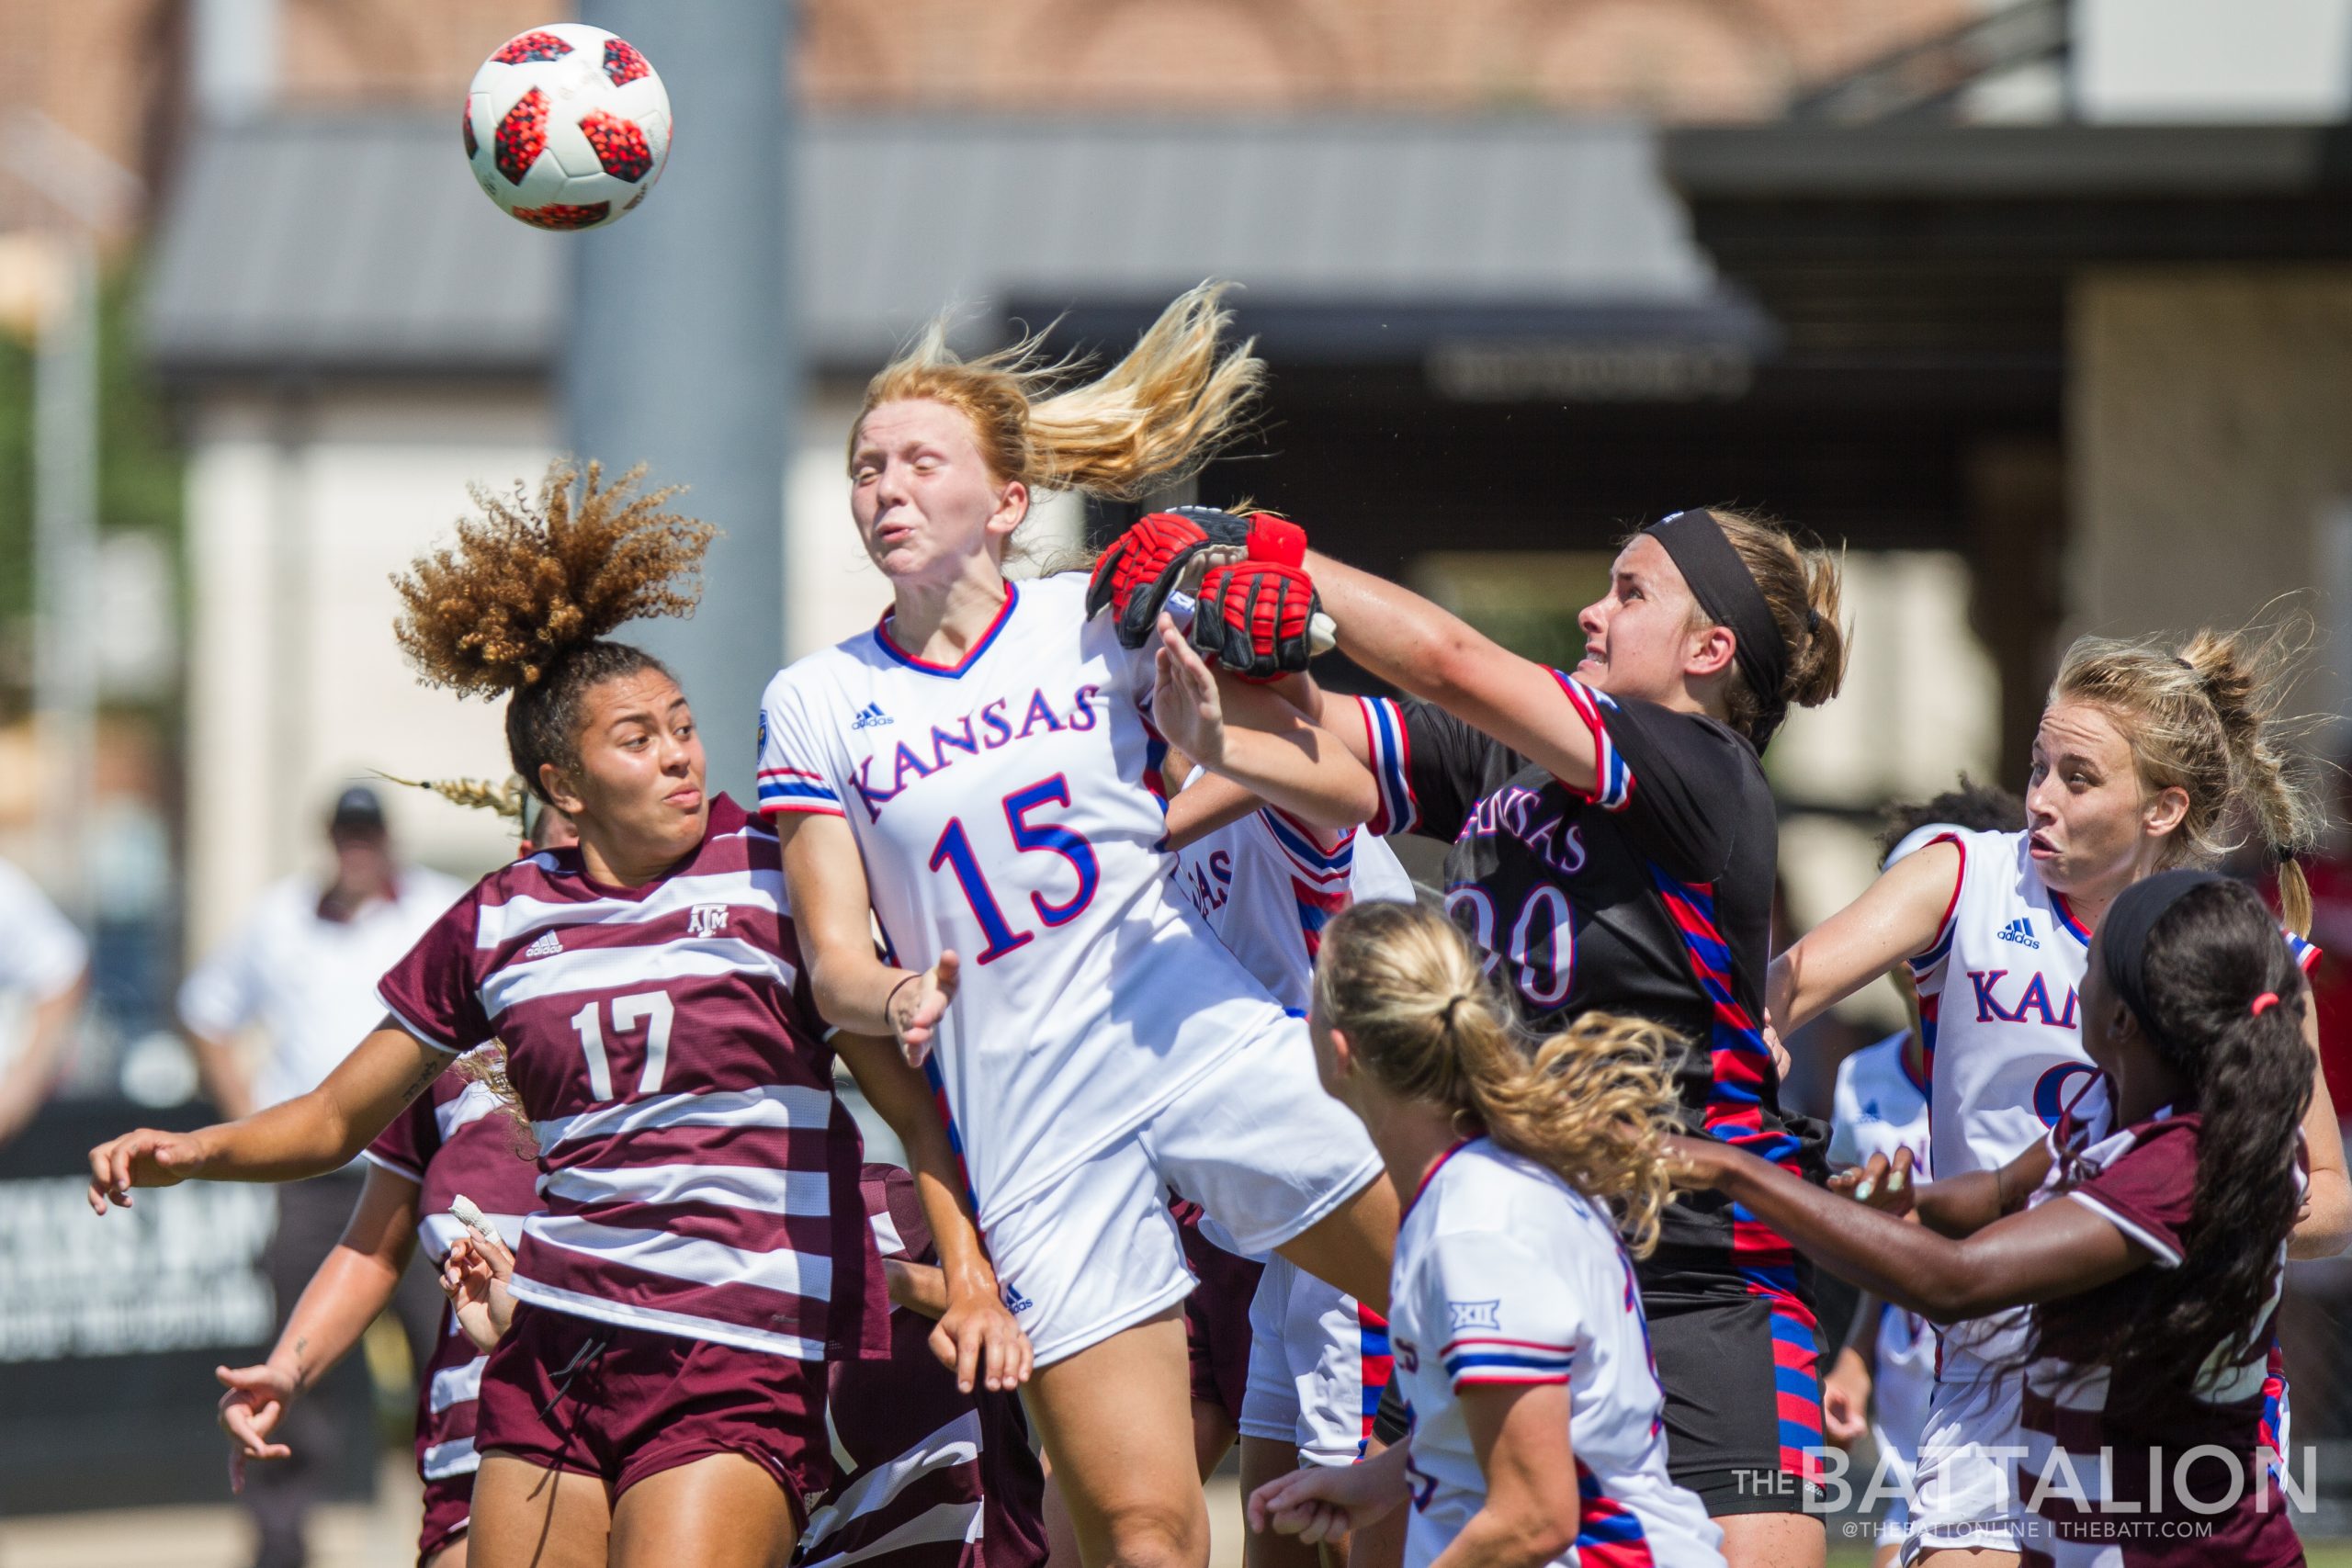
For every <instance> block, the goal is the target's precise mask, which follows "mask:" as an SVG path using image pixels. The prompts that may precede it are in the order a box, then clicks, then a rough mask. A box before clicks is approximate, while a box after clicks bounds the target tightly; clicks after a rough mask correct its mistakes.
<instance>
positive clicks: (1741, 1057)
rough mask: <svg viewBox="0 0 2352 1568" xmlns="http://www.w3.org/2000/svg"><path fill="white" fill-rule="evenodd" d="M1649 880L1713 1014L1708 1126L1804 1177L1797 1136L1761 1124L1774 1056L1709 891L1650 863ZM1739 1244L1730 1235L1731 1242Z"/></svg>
mask: <svg viewBox="0 0 2352 1568" xmlns="http://www.w3.org/2000/svg"><path fill="white" fill-rule="evenodd" d="M1650 880H1651V882H1652V884H1653V885H1654V886H1656V887H1657V891H1658V897H1659V901H1660V902H1662V903H1663V904H1664V905H1665V906H1666V911H1667V915H1668V918H1669V919H1672V920H1673V921H1674V929H1675V931H1676V932H1677V933H1678V934H1679V936H1680V937H1681V938H1682V950H1683V953H1684V954H1685V955H1686V956H1687V957H1688V958H1689V959H1690V961H1691V974H1692V976H1694V977H1695V978H1696V979H1697V980H1698V982H1699V988H1700V990H1701V991H1702V993H1703V994H1704V995H1705V997H1706V998H1707V1002H1708V1006H1709V1007H1710V1009H1711V1010H1712V1011H1713V1020H1712V1022H1711V1024H1710V1027H1709V1030H1708V1035H1709V1038H1708V1041H1707V1048H1708V1055H1709V1056H1710V1058H1711V1061H1712V1065H1713V1085H1712V1086H1711V1088H1710V1089H1709V1090H1708V1095H1707V1104H1706V1108H1705V1111H1704V1115H1705V1121H1706V1128H1707V1131H1708V1132H1710V1133H1712V1134H1714V1135H1715V1136H1716V1137H1718V1138H1721V1139H1723V1140H1724V1142H1725V1143H1728V1144H1733V1145H1737V1146H1739V1147H1741V1148H1744V1149H1746V1150H1747V1152H1748V1153H1750V1154H1753V1155H1757V1156H1761V1157H1762V1158H1765V1159H1768V1160H1770V1161H1771V1162H1772V1163H1773V1164H1775V1165H1777V1166H1780V1167H1781V1168H1782V1169H1783V1170H1786V1171H1788V1172H1789V1173H1790V1174H1791V1175H1792V1176H1794V1175H1802V1174H1803V1172H1801V1171H1799V1170H1798V1169H1797V1168H1796V1161H1795V1157H1794V1156H1795V1155H1796V1153H1797V1148H1798V1145H1797V1140H1796V1139H1795V1138H1793V1137H1792V1136H1791V1135H1790V1134H1788V1133H1786V1132H1785V1131H1782V1130H1781V1129H1779V1128H1771V1129H1767V1128H1766V1127H1765V1126H1764V1124H1763V1114H1764V1111H1763V1108H1764V1083H1765V1075H1766V1074H1767V1073H1768V1072H1769V1071H1770V1069H1771V1064H1772V1054H1771V1051H1770V1048H1768V1047H1767V1046H1766V1045H1765V1043H1764V1031H1763V1029H1762V1027H1761V1026H1760V1025H1759V1024H1758V1021H1757V1019H1756V1016H1755V1015H1754V1014H1753V1013H1751V1012H1750V1011H1749V1010H1748V1009H1747V1004H1746V1003H1745V1002H1743V1001H1741V1000H1740V999H1739V994H1738V992H1737V991H1736V989H1734V987H1733V985H1732V977H1731V944H1730V943H1728V942H1725V941H1724V936H1723V931H1722V929H1721V928H1720V927H1718V926H1717V925H1716V923H1715V896H1714V890H1713V887H1712V886H1708V885H1705V884H1702V883H1691V882H1680V881H1677V880H1676V879H1675V878H1673V877H1671V876H1669V875H1668V874H1666V872H1665V871H1664V870H1663V869H1662V868H1661V867H1659V866H1658V865H1657V863H1655V862H1653V863H1651V865H1650ZM1733 1213H1735V1215H1740V1214H1744V1213H1746V1211H1744V1210H1741V1209H1738V1208H1737V1207H1735V1208H1734V1210H1733ZM1737 1245H1738V1244H1737V1241H1736V1240H1735V1242H1734V1246H1735V1247H1737ZM1773 1250H1775V1251H1777V1252H1781V1253H1788V1252H1789V1250H1790V1249H1789V1247H1788V1244H1787V1243H1786V1242H1776V1244H1775V1246H1774V1247H1773Z"/></svg>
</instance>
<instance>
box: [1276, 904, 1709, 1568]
mask: <svg viewBox="0 0 2352 1568" xmlns="http://www.w3.org/2000/svg"><path fill="white" fill-rule="evenodd" d="M1313 1030H1314V1035H1315V1047H1316V1060H1317V1067H1318V1068H1319V1070H1320V1072H1321V1074H1322V1077H1323V1081H1324V1082H1325V1084H1326V1085H1328V1086H1329V1089H1330V1090H1331V1092H1332V1093H1333V1094H1334V1095H1336V1096H1338V1097H1339V1098H1340V1100H1344V1101H1345V1102H1346V1103H1347V1105H1348V1107H1349V1109H1351V1111H1354V1112H1355V1114H1356V1115H1357V1116H1359V1117H1361V1118H1362V1119H1363V1124H1364V1126H1365V1128H1366V1129H1367V1130H1368V1131H1369V1132H1370V1134H1371V1135H1372V1139H1373V1142H1374V1144H1375V1145H1377V1146H1378V1147H1379V1149H1380V1155H1381V1158H1382V1159H1383V1160H1384V1161H1385V1162H1386V1164H1387V1167H1388V1172H1389V1178H1390V1179H1391V1180H1392V1181H1393V1182H1394V1183H1395V1184H1396V1186H1397V1190H1399V1191H1409V1192H1411V1193H1412V1194H1413V1196H1412V1199H1411V1201H1409V1202H1408V1204H1407V1205H1406V1208H1405V1214H1404V1221H1403V1224H1402V1227H1401V1228H1400V1230H1399V1231H1398V1234H1397V1261H1396V1283H1395V1286H1394V1289H1393V1291H1392V1292H1391V1303H1392V1305H1391V1308H1390V1314H1389V1340H1390V1344H1391V1345H1392V1346H1393V1347H1394V1348H1395V1351H1396V1356H1397V1386H1398V1387H1400V1388H1402V1389H1403V1390H1404V1391H1405V1395H1406V1399H1407V1402H1408V1404H1409V1405H1410V1407H1411V1409H1412V1412H1413V1417H1414V1425H1413V1430H1412V1432H1411V1435H1410V1436H1409V1437H1408V1438H1406V1439H1405V1440H1404V1441H1402V1442H1400V1443H1399V1444H1397V1446H1396V1447H1395V1448H1393V1449H1391V1450H1388V1451H1387V1452H1386V1453H1384V1454H1382V1455H1381V1456H1380V1457H1379V1458H1378V1459H1376V1460H1373V1461H1368V1462H1366V1463H1364V1464H1360V1465H1356V1466H1353V1467H1351V1468H1349V1469H1332V1468H1318V1467H1310V1468H1307V1469H1304V1470H1301V1471H1298V1472H1295V1474H1292V1475H1290V1476H1288V1477H1285V1478H1284V1479H1283V1480H1280V1481H1275V1482H1272V1483H1269V1484H1267V1485H1265V1486H1263V1487H1261V1488H1260V1489H1259V1490H1258V1491H1256V1492H1255V1493H1253V1494H1252V1495H1251V1496H1250V1522H1251V1524H1252V1525H1253V1526H1256V1527H1259V1528H1261V1529H1262V1528H1266V1527H1268V1526H1272V1528H1274V1529H1281V1530H1283V1531H1287V1532H1293V1533H1296V1534H1298V1535H1300V1536H1302V1537H1303V1538H1304V1539H1306V1540H1310V1541H1311V1540H1320V1539H1323V1538H1325V1537H1327V1536H1329V1535H1330V1534H1331V1533H1333V1532H1334V1531H1336V1530H1338V1529H1342V1528H1356V1527H1362V1526H1365V1525H1369V1524H1371V1523H1372V1522H1374V1520H1376V1519H1378V1518H1380V1517H1383V1516H1385V1515H1386V1514H1388V1513H1390V1512H1392V1511H1393V1510H1394V1509H1395V1508H1396V1507H1397V1505H1398V1504H1400V1503H1404V1502H1408V1501H1409V1502H1410V1503H1411V1505H1412V1510H1413V1513H1412V1518H1411V1520H1410V1522H1409V1524H1408V1527H1407V1534H1406V1538H1405V1562H1406V1564H1407V1568H1430V1564H1431V1563H1433V1562H1440V1561H1443V1562H1474V1563H1476V1562H1512V1563H1520V1564H1532V1563H1574V1562H1586V1563H1599V1562H1610V1563H1637V1562H1638V1563H1651V1564H1656V1565H1657V1568H1721V1565H1722V1563H1723V1561H1724V1560H1723V1554H1722V1551H1721V1547H1722V1543H1723V1531H1722V1529H1719V1528H1718V1527H1717V1526H1716V1525H1715V1524H1714V1523H1713V1521H1712V1520H1710V1519H1709V1518H1708V1517H1707V1514H1706V1509H1705V1507H1704V1506H1702V1504H1701V1503H1700V1501H1699V1498H1698V1497H1697V1495H1695V1494H1693V1493H1691V1492H1690V1491H1689V1490H1687V1489H1685V1488H1683V1487H1681V1486H1678V1485H1676V1484H1675V1483H1674V1482H1673V1480H1672V1479H1671V1478H1670V1477H1669V1476H1668V1473H1667V1468H1666V1461H1667V1439H1666V1428H1665V1419H1664V1412H1665V1403H1666V1396H1665V1394H1664V1393H1663V1392H1662V1391H1661V1390H1660V1388H1659V1387H1658V1381H1657V1370H1656V1369H1655V1367H1654V1366H1653V1365H1652V1364H1651V1360H1650V1353H1649V1333H1648V1329H1647V1327H1646V1326H1645V1324H1644V1321H1643V1316H1642V1306H1641V1300H1640V1296H1639V1294H1638V1292H1637V1291H1636V1288H1635V1285H1634V1260H1633V1257H1632V1256H1631V1255H1630V1254H1629V1251H1628V1247H1631V1250H1632V1252H1634V1253H1642V1252H1647V1251H1648V1250H1649V1249H1650V1248H1651V1247H1655V1246H1656V1245H1657V1234H1658V1213H1659V1211H1660V1210H1661V1209H1663V1208H1664V1207H1665V1205H1666V1201H1667V1199H1668V1171H1667V1167H1666V1162H1665V1157H1664V1145H1665V1141H1666V1137H1667V1135H1668V1133H1670V1132H1671V1131H1672V1130H1673V1128H1674V1127H1675V1125H1676V1123H1675V1120H1674V1116H1675V1105H1676V1094H1675V1086H1674V1079H1673V1077H1672V1075H1671V1073H1670V1072H1669V1071H1668V1066H1667V1058H1668V1053H1669V1052H1670V1051H1671V1050H1672V1049H1674V1048H1676V1047H1677V1046H1679V1042H1678V1041H1677V1040H1675V1038H1674V1037H1673V1036H1672V1035H1670V1034H1669V1033H1668V1032H1667V1031H1665V1030H1664V1029H1661V1028H1660V1027H1659V1026H1657V1024H1654V1023H1650V1022H1647V1021H1642V1020H1638V1019H1626V1018H1612V1017H1610V1016H1609V1015H1607V1014H1604V1013H1594V1012H1589V1013H1586V1014H1584V1015H1582V1016H1581V1017H1579V1018H1578V1019H1577V1021H1576V1022H1575V1023H1573V1024H1572V1025H1570V1026H1569V1028H1568V1029H1567V1031H1566V1032H1564V1033H1561V1034H1557V1035H1555V1036H1553V1037H1552V1038H1551V1039H1549V1040H1546V1041H1544V1042H1543V1043H1541V1044H1540V1045H1539V1046H1538V1047H1537V1048H1536V1049H1535V1050H1534V1051H1533V1053H1532V1055H1531V1053H1530V1052H1529V1051H1528V1048H1527V1043H1526V1042H1525V1041H1524V1040H1523V1039H1522V1038H1521V1035H1520V1033H1519V1031H1518V1029H1517V1027H1516V1024H1515V1021H1514V1018H1513V1015H1512V1011H1511V1009H1510V1005H1509V1004H1508V1003H1507V1002H1505V1001H1504V1000H1503V999H1502V998H1501V996H1500V995H1499V994H1498V992H1497V990H1496V989H1495V987H1493V986H1492V985H1490V984H1489V983H1488V982H1487V978H1486V977H1485V976H1484V975H1483V974H1482V973H1481V970H1480V964H1479V959H1478V956H1477V954H1476V953H1473V952H1472V951H1471V948H1470V945H1469V943H1468V942H1465V941H1464V939H1463V936H1462V934H1461V933H1460V932H1459V931H1456V930H1455V929H1454V928H1453V925H1452V924H1451V923H1450V922H1449V921H1448V920H1446V919H1445V918H1444V917H1443V916H1442V915H1439V914H1438V913H1436V912H1435V911H1433V910H1428V909H1423V908H1419V907H1418V906H1412V905H1403V904H1363V905H1359V906H1358V907H1356V908H1352V909H1350V910H1349V911H1347V912H1346V913H1345V914H1343V915H1341V916H1340V917H1339V918H1338V919H1335V920H1333V921H1332V922H1331V924H1330V926H1329V929H1328V930H1327V931H1325V933H1324V938H1323V951H1322V955H1321V957H1320V958H1319V960H1318V961H1317V964H1316V971H1315V1010H1314V1017H1313Z"/></svg>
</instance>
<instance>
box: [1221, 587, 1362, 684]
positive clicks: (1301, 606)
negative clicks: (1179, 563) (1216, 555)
mask: <svg viewBox="0 0 2352 1568" xmlns="http://www.w3.org/2000/svg"><path fill="white" fill-rule="evenodd" d="M1192 643H1193V648H1194V649H1198V650H1199V652H1200V655H1201V657H1202V658H1203V659H1205V660H1209V661H1211V662H1212V663H1216V664H1221V665H1223V666H1224V667H1225V668H1226V669H1227V670H1228V671H1232V672H1233V673H1234V674H1235V675H1238V676H1239V677H1240V678H1241V679H1242V680H1244V681H1255V682H1266V681H1279V680H1281V679H1282V678H1283V676H1285V675H1295V674H1297V673H1298V672H1299V671H1303V670H1305V669H1306V661H1307V660H1310V659H1312V658H1313V657H1314V656H1315V655H1317V654H1318V653H1321V652H1323V651H1325V650H1326V649H1329V648H1330V646H1331V643H1332V626H1331V617H1330V616H1329V615H1325V614H1324V613H1323V602H1322V601H1321V600H1320V599H1319V598H1317V596H1316V593H1315V583H1314V581H1313V580H1312V579H1310V578H1309V577H1308V576H1307V575H1306V572H1305V571H1303V570H1299V568H1297V567H1296V566H1293V565H1287V564H1285V563H1283V562H1281V561H1270V560H1268V561H1261V560H1245V561H1239V562H1237V563H1235V564H1233V565H1230V566H1214V567H1211V568H1210V569H1209V570H1208V573H1207V575H1206V576H1204V578H1202V580H1201V592H1200V595H1199V602H1198V604H1197V606H1196V607H1195V608H1194V610H1193V632H1192Z"/></svg>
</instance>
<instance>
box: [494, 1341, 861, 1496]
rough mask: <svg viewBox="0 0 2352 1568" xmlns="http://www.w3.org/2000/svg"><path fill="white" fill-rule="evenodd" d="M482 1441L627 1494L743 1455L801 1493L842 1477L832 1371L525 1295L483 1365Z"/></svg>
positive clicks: (786, 1487) (779, 1482) (793, 1493)
mask: <svg viewBox="0 0 2352 1568" xmlns="http://www.w3.org/2000/svg"><path fill="white" fill-rule="evenodd" d="M479 1408H480V1416H479V1417H478V1419H477V1425H476V1427H475V1433H474V1444H475V1447H476V1448H477V1449H478V1450H480V1451H481V1452H482V1453H484V1454H488V1453H490V1452H492V1450H501V1451H503V1452H506V1453H511V1454H517V1455H520V1456H521V1457H522V1458H524V1459H526V1460H529V1461H531V1462H532V1463H534V1464H539V1465H545V1466H548V1467H550V1468H554V1469H559V1470H573V1471H578V1472H582V1474H586V1475H594V1476H601V1477H602V1478H603V1479H604V1480H605V1482H606V1483H609V1484H610V1485H611V1487H612V1488H613V1493H614V1495H616V1496H617V1495H620V1494H621V1493H623V1492H626V1491H628V1489H629V1488H630V1487H631V1486H633V1485H635V1484H636V1483H638V1482H639V1481H642V1480H644V1479H645V1478H646V1477H647V1476H649V1475H654V1474H658V1473H660V1472H662V1471H665V1470H675V1469H676V1468H677V1467H678V1466H680V1465H682V1464H691V1463H692V1462H694V1461H695V1460H698V1459H707V1458H709V1457H710V1456H711V1455H712V1454H741V1455H742V1456H743V1457H745V1458H746V1459H749V1460H751V1461H753V1462H755V1463H757V1464H759V1465H760V1466H761V1467H763V1469H765V1470H766V1471H767V1472H768V1473H769V1474H770V1475H773V1476H775V1482H776V1484H777V1485H779V1486H781V1487H783V1488H784V1491H785V1495H786V1496H787V1497H789V1498H790V1499H791V1500H792V1515H793V1520H794V1523H795V1525H796V1526H800V1525H806V1524H807V1523H808V1518H809V1514H808V1508H807V1505H806V1502H805V1499H807V1498H809V1497H810V1496H813V1495H816V1494H818V1493H820V1492H822V1491H824V1490H825V1489H826V1488H827V1487H829V1486H831V1484H832V1478H833V1472H832V1457H831V1445H830V1444H828V1442H827V1441H826V1438H825V1367H824V1363H823V1362H821V1361H797V1360H794V1359H792V1358H790V1357H788V1356H778V1355H774V1354H771V1353H769V1352H767V1351H763V1350H738V1349H736V1348H733V1347H731V1346H727V1345H712V1344H707V1343H706V1342H704V1341H702V1340H698V1339H684V1338H680V1337H678V1336H676V1335H673V1334H654V1333H650V1332H648V1331H647V1330H645V1329H642V1328H624V1327H622V1326H620V1325H617V1324H610V1323H599V1322H597V1321H595V1320H594V1319H593V1318H586V1317H574V1316H572V1315H571V1314H568V1313H560V1312H549V1311H548V1310H547V1309H545V1308H543V1307H537V1306H533V1305H532V1304H531V1303H528V1302H522V1303H516V1305H515V1324H514V1326H513V1327H512V1328H510V1329H509V1330H508V1331H507V1334H506V1337H505V1338H503V1339H502V1340H500V1341H499V1342H498V1348H497V1349H495V1350H492V1352H491V1353H490V1364H489V1365H488V1366H487V1367H485V1368H483V1369H482V1375H481V1404H480V1406H479Z"/></svg>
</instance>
